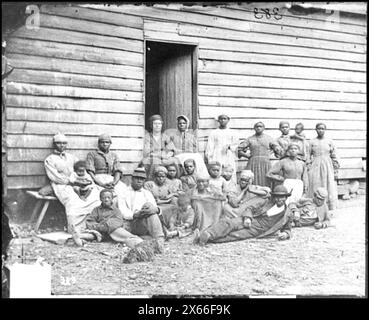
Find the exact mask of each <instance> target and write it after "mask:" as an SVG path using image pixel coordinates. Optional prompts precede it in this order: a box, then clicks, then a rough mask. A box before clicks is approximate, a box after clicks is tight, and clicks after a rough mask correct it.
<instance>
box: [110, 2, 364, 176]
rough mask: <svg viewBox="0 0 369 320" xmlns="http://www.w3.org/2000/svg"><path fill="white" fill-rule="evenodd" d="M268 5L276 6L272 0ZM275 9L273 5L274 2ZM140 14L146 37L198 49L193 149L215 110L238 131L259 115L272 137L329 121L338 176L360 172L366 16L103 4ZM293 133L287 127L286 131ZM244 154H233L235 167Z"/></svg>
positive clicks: (247, 131)
mask: <svg viewBox="0 0 369 320" xmlns="http://www.w3.org/2000/svg"><path fill="white" fill-rule="evenodd" d="M274 5H275V4H274ZM277 6H278V5H277ZM104 10H107V11H111V12H125V13H127V14H132V15H135V16H143V17H144V36H145V38H146V39H150V40H159V41H160V40H161V41H168V42H184V43H192V44H197V45H198V47H199V51H198V52H199V63H198V72H199V74H198V102H199V121H198V124H199V132H198V134H199V137H200V143H199V145H200V150H201V151H204V148H205V146H206V141H207V136H208V135H209V133H210V131H211V129H214V128H216V126H217V122H216V121H215V120H214V118H215V117H216V116H217V115H218V114H221V113H226V114H229V115H230V116H231V117H232V120H231V122H230V127H231V128H234V129H235V130H236V132H237V134H238V135H239V137H240V138H245V137H247V136H250V135H252V134H253V133H254V132H253V130H252V128H253V124H254V123H255V122H257V121H260V120H261V121H263V122H264V123H265V125H266V127H267V133H268V134H270V135H272V136H273V137H275V138H277V137H278V136H279V135H280V132H279V131H278V124H279V122H280V121H281V120H288V121H290V123H291V126H292V127H294V126H295V125H296V123H298V122H303V123H304V125H305V128H306V130H305V133H306V135H307V137H308V138H309V139H311V138H314V137H315V136H316V133H315V130H314V129H315V125H316V123H317V122H320V121H323V122H325V123H326V124H327V127H328V130H327V134H326V135H327V137H328V138H332V139H333V140H334V142H335V144H336V146H337V148H338V156H339V157H340V159H341V169H340V172H339V177H340V178H342V179H343V178H362V177H365V171H364V170H363V158H366V146H365V143H366V20H365V19H364V18H362V19H356V18H348V17H345V16H343V15H341V16H340V17H339V18H337V16H336V15H335V16H332V17H331V18H330V20H327V17H326V16H324V14H313V15H309V16H293V15H292V14H291V13H289V12H288V11H286V9H283V8H281V11H280V12H281V13H282V14H283V17H282V19H281V20H278V21H277V20H275V19H262V20H257V19H255V18H254V12H253V11H254V7H252V6H251V5H246V4H244V5H229V6H228V5H227V6H226V7H224V6H222V7H208V6H207V7H202V6H199V5H198V6H183V5H179V4H172V5H169V6H168V5H154V6H153V7H139V6H124V7H114V6H109V7H105V8H104ZM292 131H293V130H292ZM245 165H246V161H240V163H239V169H242V168H244V167H245Z"/></svg>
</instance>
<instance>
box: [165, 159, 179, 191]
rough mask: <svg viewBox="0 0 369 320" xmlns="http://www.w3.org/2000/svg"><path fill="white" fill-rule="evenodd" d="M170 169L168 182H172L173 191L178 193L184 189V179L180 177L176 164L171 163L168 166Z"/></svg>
mask: <svg viewBox="0 0 369 320" xmlns="http://www.w3.org/2000/svg"><path fill="white" fill-rule="evenodd" d="M166 168H167V170H168V174H167V177H168V182H169V183H170V191H171V193H175V194H178V192H180V191H181V190H182V181H181V180H180V179H178V170H177V167H176V166H175V165H174V164H170V165H168V166H167V167H166Z"/></svg>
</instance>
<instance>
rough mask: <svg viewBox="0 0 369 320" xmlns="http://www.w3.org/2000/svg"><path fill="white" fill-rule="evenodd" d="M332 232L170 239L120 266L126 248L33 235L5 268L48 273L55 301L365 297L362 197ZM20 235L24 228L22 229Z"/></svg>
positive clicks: (338, 216)
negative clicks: (40, 263)
mask: <svg viewBox="0 0 369 320" xmlns="http://www.w3.org/2000/svg"><path fill="white" fill-rule="evenodd" d="M332 213H333V218H332V224H333V226H332V227H329V228H327V229H324V230H315V229H314V228H309V227H307V228H296V229H293V237H292V239H291V240H288V241H278V240H276V239H274V238H270V239H261V240H245V241H239V242H233V243H224V244H209V245H207V246H206V247H199V246H194V245H192V242H191V240H192V236H189V237H188V238H184V239H171V240H170V241H168V242H166V243H165V252H164V254H161V255H157V256H156V257H155V260H154V261H153V262H148V263H136V264H130V265H127V264H123V263H122V259H123V257H124V255H125V254H126V253H127V251H128V248H127V247H124V246H123V245H121V244H116V243H112V242H105V243H89V244H87V245H86V246H85V247H83V248H78V247H75V246H74V245H72V244H70V245H56V244H52V243H49V242H47V241H43V240H41V239H39V238H37V237H36V236H35V235H33V236H29V232H28V234H27V230H29V229H27V226H23V227H24V228H26V231H24V232H23V235H21V236H22V237H24V238H18V239H16V240H15V241H14V242H13V244H12V246H11V249H10V251H9V254H10V257H9V261H8V263H12V262H14V261H18V262H20V257H21V252H20V250H21V244H23V251H24V258H25V259H26V260H24V261H25V262H26V263H32V261H35V259H36V258H37V257H43V258H45V260H46V261H47V262H48V263H49V264H51V265H52V292H53V294H54V295H123V296H125V295H139V296H142V295H150V296H151V295H203V296H204V295H324V296H327V295H345V296H347V295H355V296H360V297H363V296H365V295H366V292H365V283H366V278H365V277H366V273H365V261H366V234H365V223H366V214H365V196H360V197H358V198H356V199H351V200H348V201H342V200H340V201H339V209H337V210H335V211H333V212H332ZM20 228H21V227H20Z"/></svg>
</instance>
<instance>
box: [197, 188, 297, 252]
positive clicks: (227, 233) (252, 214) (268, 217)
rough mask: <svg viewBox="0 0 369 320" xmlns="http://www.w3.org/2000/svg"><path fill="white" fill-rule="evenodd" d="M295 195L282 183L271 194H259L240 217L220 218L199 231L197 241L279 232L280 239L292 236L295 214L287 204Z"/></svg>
mask: <svg viewBox="0 0 369 320" xmlns="http://www.w3.org/2000/svg"><path fill="white" fill-rule="evenodd" d="M290 195H291V193H288V191H287V189H286V187H284V186H283V185H278V186H276V187H275V188H274V190H273V192H271V198H269V199H263V198H259V199H258V201H255V202H254V203H253V204H252V205H250V206H249V207H247V209H246V210H245V211H243V212H242V214H241V215H240V216H238V217H236V218H232V219H224V220H220V221H219V222H217V223H216V224H214V225H213V226H211V227H209V228H207V229H206V230H204V231H202V232H201V233H200V232H198V231H195V238H194V243H198V244H200V245H205V244H206V243H207V242H230V241H238V240H244V239H249V238H263V237H266V236H269V235H272V234H274V233H278V239H279V240H287V239H289V238H290V237H291V219H292V215H291V212H290V210H289V209H288V207H287V205H286V200H287V198H288V197H289V196H290Z"/></svg>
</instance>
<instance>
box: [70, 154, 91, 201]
mask: <svg viewBox="0 0 369 320" xmlns="http://www.w3.org/2000/svg"><path fill="white" fill-rule="evenodd" d="M73 169H74V172H72V174H71V176H70V181H71V182H72V183H73V190H74V192H75V193H77V194H78V196H79V197H80V198H81V199H82V200H85V199H86V198H87V197H88V196H89V195H90V194H91V191H92V189H93V187H94V186H93V184H94V183H93V180H92V178H91V176H90V175H89V174H88V173H87V171H86V161H77V162H76V163H75V164H74V166H73Z"/></svg>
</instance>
